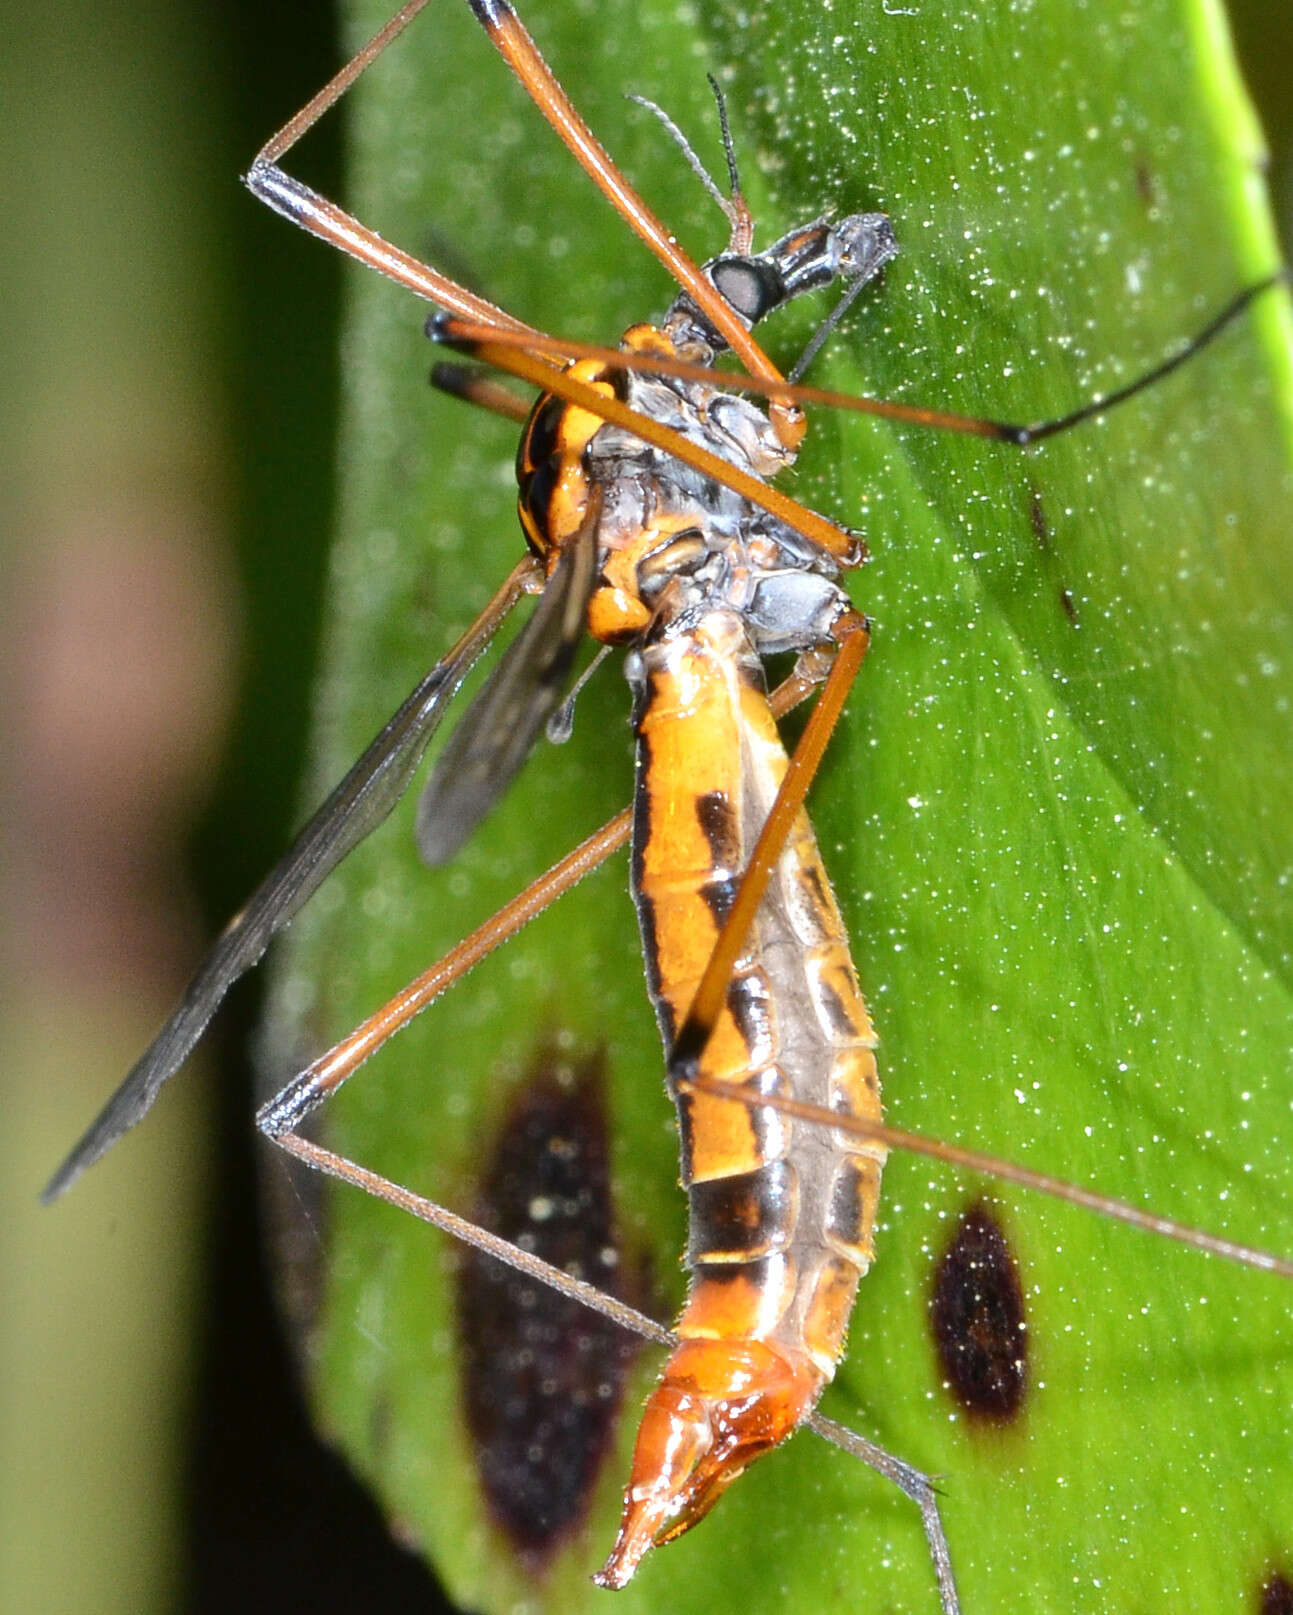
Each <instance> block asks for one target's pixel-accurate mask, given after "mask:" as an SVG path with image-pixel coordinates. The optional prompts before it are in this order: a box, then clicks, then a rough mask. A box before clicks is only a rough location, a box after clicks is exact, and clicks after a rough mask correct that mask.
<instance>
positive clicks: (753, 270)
mask: <svg viewBox="0 0 1293 1615" xmlns="http://www.w3.org/2000/svg"><path fill="white" fill-rule="evenodd" d="M709 278H710V280H711V281H712V282H713V283H714V289H715V291H717V292H718V294H719V296H720V297H721V298H722V299H723V301H724V302H725V303H729V304H730V305H731V306H732V308H734V309H735V310H736V312H737V313H738V314H740V315H741V316H742V318H744V319H747V320H749V322H750V323H751V325H753V324H754V323H755V322H756V321H757V320H761V319H762V318H763V316H764V315H765V314H767V313H769V312H770V311H771V310H772V309H774V308H776V307H777V305H778V304H779V303H781V302H782V301H783V300H784V298H785V287H784V285H783V283H782V279H781V275H780V273H779V272H778V271H777V270H776V269H774V268H773V267H772V265H771V264H768V263H766V262H764V261H763V260H762V259H759V258H715V260H714V261H713V263H712V264H710V266H709Z"/></svg>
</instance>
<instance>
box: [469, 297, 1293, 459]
mask: <svg viewBox="0 0 1293 1615" xmlns="http://www.w3.org/2000/svg"><path fill="white" fill-rule="evenodd" d="M1290 284H1293V269H1288V268H1280V269H1277V270H1276V271H1275V272H1274V273H1273V274H1270V275H1267V276H1265V278H1264V279H1262V280H1259V281H1255V282H1254V283H1253V284H1252V285H1251V286H1245V287H1244V288H1243V290H1242V291H1239V292H1236V293H1235V295H1234V296H1233V297H1232V298H1231V299H1230V301H1229V302H1228V303H1226V304H1225V305H1224V307H1222V308H1221V309H1219V310H1218V311H1217V313H1216V314H1214V315H1213V316H1212V318H1211V319H1210V320H1209V321H1208V322H1207V324H1206V325H1204V326H1203V327H1202V328H1201V329H1200V330H1198V331H1197V332H1195V334H1194V335H1193V336H1191V337H1189V338H1187V339H1186V341H1185V342H1183V343H1182V344H1181V345H1180V346H1179V347H1178V348H1177V349H1176V351H1175V352H1174V353H1171V354H1169V355H1168V356H1167V358H1166V359H1163V360H1161V361H1160V362H1159V363H1158V364H1155V365H1151V366H1150V368H1149V369H1148V370H1145V371H1142V372H1141V374H1140V375H1138V376H1136V377H1134V378H1133V379H1132V380H1131V381H1129V382H1127V383H1126V385H1125V386H1122V387H1119V388H1117V389H1116V390H1115V391H1114V392H1111V393H1105V394H1103V395H1101V396H1098V397H1095V398H1092V399H1089V400H1088V401H1087V402H1086V403H1084V404H1081V405H1079V406H1078V408H1076V409H1073V410H1070V411H1069V412H1068V413H1067V414H1066V415H1057V416H1054V417H1053V418H1052V419H1050V420H1041V421H1029V422H1027V423H1021V422H1016V421H998V420H992V419H990V418H989V417H987V416H984V415H960V414H957V413H956V411H954V410H946V409H931V408H929V407H927V406H926V405H923V404H902V403H898V402H897V401H896V400H894V399H889V398H868V397H865V396H862V395H860V394H857V393H841V392H835V391H833V390H832V389H831V388H829V387H813V386H810V385H808V384H807V383H805V382H787V383H786V384H785V385H784V386H778V387H777V388H776V389H775V390H776V393H777V396H778V397H786V398H788V399H790V400H792V401H793V402H794V403H797V404H816V405H820V406H821V407H822V408H824V409H838V410H843V411H845V412H846V413H848V414H853V415H872V416H876V417H878V418H879V419H881V420H887V421H897V422H899V423H900V424H902V425H906V426H926V427H929V428H931V429H932V430H934V431H938V432H954V433H956V434H957V435H958V436H962V437H981V438H986V439H987V440H988V441H989V442H997V443H1010V444H1013V445H1014V446H1015V447H1016V448H1030V447H1032V446H1033V445H1034V444H1037V443H1044V442H1046V440H1047V439H1048V438H1052V437H1059V436H1060V435H1061V434H1062V433H1064V432H1068V431H1071V430H1072V428H1073V427H1075V426H1081V425H1082V424H1083V422H1085V421H1089V420H1094V419H1096V418H1097V417H1099V416H1102V415H1107V414H1108V413H1109V412H1110V410H1113V409H1117V408H1118V407H1119V406H1120V405H1122V404H1125V403H1128V402H1129V401H1130V400H1131V399H1133V398H1135V397H1137V396H1138V394H1140V393H1143V392H1145V391H1146V390H1147V389H1148V388H1150V387H1153V386H1154V385H1155V384H1156V383H1157V382H1160V381H1162V380H1163V379H1164V378H1165V377H1167V376H1170V375H1171V374H1172V373H1173V371H1176V370H1179V369H1180V368H1181V366H1182V365H1184V364H1188V363H1189V361H1190V360H1191V359H1193V358H1195V357H1196V356H1197V355H1198V354H1199V353H1201V352H1202V351H1203V350H1204V348H1206V347H1208V346H1210V344H1211V343H1213V342H1215V341H1216V339H1217V338H1218V337H1219V336H1221V335H1222V333H1223V332H1224V331H1226V330H1228V329H1229V328H1230V327H1231V326H1232V325H1233V324H1234V323H1235V322H1236V321H1237V320H1238V319H1239V318H1240V316H1241V315H1243V314H1244V313H1245V312H1246V311H1247V310H1248V308H1249V307H1250V306H1251V305H1252V304H1253V303H1254V302H1256V300H1257V299H1258V298H1259V297H1261V296H1263V295H1264V294H1265V293H1266V292H1269V291H1274V290H1275V289H1276V288H1277V287H1279V286H1288V285H1290ZM439 329H440V330H441V331H443V333H444V337H445V340H448V341H452V342H454V343H455V344H456V345H458V346H461V347H463V348H468V349H470V348H471V346H472V344H478V343H484V342H490V343H492V344H494V345H495V346H496V347H500V346H507V347H511V346H517V345H522V346H524V348H525V350H526V351H527V352H528V353H534V354H548V355H550V356H551V357H553V358H554V359H557V358H559V359H597V360H600V361H601V363H602V364H605V365H611V366H620V367H621V368H623V369H625V370H633V371H638V372H641V373H642V374H645V375H658V376H677V377H679V378H680V379H681V380H683V381H698V382H708V383H709V384H711V385H716V386H721V387H725V388H727V389H728V390H729V391H730V392H744V393H757V394H759V395H761V396H766V395H768V394H769V393H770V392H771V391H772V390H773V389H772V387H771V386H770V384H769V383H768V381H767V380H766V379H765V378H763V377H760V376H755V375H750V376H743V375H739V374H738V373H736V372H735V371H726V370H725V371H716V370H710V369H707V368H706V367H705V366H703V365H695V364H688V363H687V362H686V360H683V359H668V358H663V357H659V356H655V355H651V354H645V353H634V354H627V353H625V352H624V351H623V350H622V349H620V348H607V347H602V346H600V345H598V344H597V343H593V342H572V341H569V340H568V339H566V338H563V337H553V336H548V335H538V334H536V335H535V336H534V337H533V339H531V338H529V337H527V338H526V339H525V340H524V342H523V343H522V342H521V341H520V339H519V338H518V337H517V336H516V335H515V333H513V332H510V331H507V330H498V329H497V328H495V327H494V326H492V325H484V324H482V325H476V324H474V323H473V322H471V321H470V319H464V320H463V321H462V322H461V323H458V322H449V321H445V322H443V324H442V325H441V327H440V328H439Z"/></svg>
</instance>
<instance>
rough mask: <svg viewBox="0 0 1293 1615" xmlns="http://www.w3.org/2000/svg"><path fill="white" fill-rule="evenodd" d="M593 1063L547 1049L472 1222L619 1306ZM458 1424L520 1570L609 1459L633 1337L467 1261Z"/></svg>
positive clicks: (551, 1540)
mask: <svg viewBox="0 0 1293 1615" xmlns="http://www.w3.org/2000/svg"><path fill="white" fill-rule="evenodd" d="M604 1063H605V1062H604V1059H603V1058H602V1057H601V1056H600V1055H599V1056H594V1057H592V1058H591V1059H589V1060H588V1061H586V1062H585V1063H584V1064H583V1066H582V1067H581V1068H580V1069H579V1070H578V1071H576V1072H572V1071H570V1070H569V1069H568V1068H564V1069H563V1067H562V1065H561V1062H560V1061H559V1060H558V1059H557V1057H556V1056H555V1055H553V1054H552V1052H551V1051H545V1052H544V1053H543V1054H542V1055H541V1056H540V1057H539V1059H538V1060H537V1061H536V1066H535V1070H534V1073H533V1075H532V1076H531V1078H530V1081H529V1082H528V1083H527V1084H526V1085H525V1087H524V1088H523V1089H522V1090H521V1091H520V1093H519V1094H518V1095H517V1096H516V1098H515V1099H514V1101H513V1103H512V1106H511V1109H510V1111H509V1112H508V1114H507V1116H506V1117H505V1119H504V1122H503V1125H502V1128H501V1129H500V1131H499V1134H498V1136H497V1138H496V1139H495V1141H494V1147H493V1151H492V1153H491V1155H490V1157H489V1160H488V1161H487V1162H486V1165H485V1168H484V1172H483V1174H482V1178H481V1184H480V1192H479V1199H478V1203H477V1206H476V1208H475V1218H476V1220H477V1221H478V1222H480V1223H481V1224H482V1225H483V1226H484V1227H486V1228H488V1229H490V1230H491V1231H492V1232H494V1233H497V1234H501V1235H502V1237H503V1238H504V1239H508V1240H510V1241H511V1242H512V1243H513V1244H515V1245H519V1246H521V1248H522V1249H524V1250H527V1251H531V1252H533V1253H534V1254H535V1255H537V1256H540V1257H542V1258H543V1259H544V1260H545V1261H548V1262H551V1263H552V1264H553V1265H554V1266H556V1267H560V1268H562V1269H564V1270H565V1271H566V1272H568V1273H571V1274H574V1275H576V1276H578V1277H580V1278H584V1279H587V1280H588V1281H589V1282H590V1283H592V1284H595V1285H597V1287H598V1288H599V1289H602V1290H607V1291H610V1292H611V1293H612V1294H616V1295H620V1296H622V1297H624V1298H625V1299H629V1298H630V1297H629V1296H628V1295H626V1294H625V1291H626V1289H627V1290H635V1289H636V1288H637V1287H636V1285H632V1284H628V1285H626V1283H625V1280H624V1275H623V1271H622V1267H621V1263H620V1261H619V1259H618V1256H617V1253H616V1248H615V1227H614V1212H613V1208H612V1203H611V1191H610V1175H609V1150H608V1139H607V1130H606V1114H605V1106H604V1102H603V1097H602V1089H603V1083H604V1077H605V1071H604ZM458 1326H459V1331H460V1336H461V1341H462V1345H461V1354H462V1365H463V1366H462V1371H463V1393H464V1399H465V1403H466V1414H467V1424H468V1428H469V1429H470V1431H471V1434H472V1438H473V1441H474V1443H475V1449H476V1462H477V1465H478V1467H479V1470H480V1476H481V1483H482V1486H483V1487H484V1491H485V1495H486V1497H487V1499H488V1502H489V1507H490V1511H491V1512H492V1514H493V1516H494V1518H495V1519H496V1520H497V1522H498V1524H499V1525H500V1526H501V1527H502V1528H503V1530H504V1532H506V1534H507V1536H508V1537H509V1538H510V1539H511V1541H512V1543H513V1544H514V1545H515V1547H516V1549H517V1551H518V1553H519V1554H520V1555H521V1557H522V1559H523V1561H524V1562H525V1563H526V1565H527V1567H528V1568H529V1569H530V1570H531V1571H536V1570H538V1569H540V1568H541V1567H542V1565H543V1564H544V1562H545V1561H546V1560H547V1559H548V1558H549V1557H550V1555H551V1554H552V1553H553V1552H554V1551H555V1550H556V1549H557V1548H558V1547H559V1546H560V1545H561V1542H562V1540H563V1539H564V1538H565V1537H566V1536H567V1535H568V1534H569V1533H570V1532H571V1531H573V1530H574V1529H575V1528H576V1527H577V1526H578V1525H579V1523H580V1522H581V1520H582V1519H583V1516H584V1514H585V1512H586V1511H587V1508H588V1505H589V1502H590V1500H591V1494H592V1491H593V1488H594V1486H595V1484H596V1481H597V1476H598V1471H599V1469H600V1466H601V1464H602V1461H603V1459H604V1458H605V1457H606V1456H607V1453H608V1451H609V1444H610V1439H611V1434H612V1430H613V1426H614V1422H615V1418H616V1415H617V1413H618V1411H619V1405H620V1399H621V1396H622V1394H623V1385H624V1376H625V1374H626V1372H627V1369H628V1365H629V1362H630V1360H631V1358H632V1356H633V1353H634V1351H635V1349H636V1342H635V1341H634V1339H633V1338H632V1337H631V1336H629V1335H628V1334H626V1333H625V1332H624V1331H623V1330H622V1329H619V1328H617V1327H616V1326H615V1325H614V1324H612V1323H610V1322H609V1321H608V1320H607V1319H605V1318H602V1317H600V1316H599V1315H598V1314H596V1313H594V1312H592V1311H590V1310H589V1309H588V1308H587V1307H584V1306H581V1305H579V1303H578V1302H576V1301H573V1300H568V1299H566V1298H565V1297H563V1296H560V1295H558V1294H557V1293H556V1292H555V1291H553V1290H550V1289H548V1288H547V1287H546V1286H544V1285H543V1284H541V1283H538V1282H536V1281H535V1280H533V1279H530V1278H527V1277H525V1276H524V1275H523V1274H520V1273H517V1272H515V1271H513V1269H511V1268H508V1267H504V1266H502V1264H501V1263H498V1262H495V1261H493V1260H492V1259H491V1258H490V1257H488V1256H485V1255H483V1254H482V1253H480V1252H478V1251H468V1253H467V1255H466V1257H465V1258H464V1259H463V1262H462V1265H461V1267H460V1269H459V1274H458Z"/></svg>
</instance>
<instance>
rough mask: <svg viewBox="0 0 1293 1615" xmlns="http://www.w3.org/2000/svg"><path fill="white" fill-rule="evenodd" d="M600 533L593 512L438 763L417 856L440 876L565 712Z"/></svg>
mask: <svg viewBox="0 0 1293 1615" xmlns="http://www.w3.org/2000/svg"><path fill="white" fill-rule="evenodd" d="M596 528H597V512H596V510H594V511H592V512H590V515H589V517H588V518H587V520H586V521H585V522H584V525H583V527H582V528H581V530H580V531H579V533H578V534H576V536H575V538H574V539H573V540H572V541H571V543H570V544H569V545H567V546H566V547H565V548H564V549H563V550H562V552H561V557H560V559H559V560H558V562H557V565H556V567H555V568H554V569H553V573H552V577H551V579H550V580H549V582H548V586H547V588H546V589H545V590H544V592H543V598H542V599H541V600H540V601H539V604H538V606H537V607H536V609H535V611H534V615H533V616H532V617H531V618H530V620H529V621H528V622H527V623H526V625H525V627H524V628H523V629H522V630H521V632H520V633H519V634H518V635H517V637H516V638H515V639H514V640H513V641H512V643H511V645H510V646H509V647H508V649H507V653H506V655H504V656H503V657H502V659H501V660H500V661H499V664H498V666H497V667H496V668H495V669H494V671H493V672H492V673H491V674H490V676H489V679H488V680H487V682H486V683H485V684H484V686H483V687H482V688H481V691H480V693H479V695H477V697H476V699H475V700H474V701H473V702H472V704H471V706H470V707H469V708H468V710H467V712H466V713H465V715H464V716H463V718H462V720H461V721H460V722H459V724H458V727H457V728H456V729H455V730H454V732H453V734H452V735H451V736H450V738H449V743H448V745H446V747H445V748H444V750H443V751H442V752H441V753H440V756H439V757H438V758H437V759H436V765H435V769H434V771H433V772H432V775H431V778H430V779H429V780H428V781H427V783H426V787H425V789H424V790H423V792H422V799H421V801H420V802H419V803H418V816H417V843H418V851H419V852H420V853H421V854H422V858H423V860H424V861H425V862H426V863H428V864H430V865H431V866H432V867H433V868H434V867H435V866H437V865H439V864H442V863H445V862H446V861H447V860H448V859H450V858H452V857H453V855H454V853H455V852H457V850H458V848H459V847H460V846H461V845H462V844H463V842H464V841H465V840H466V839H467V837H468V836H469V835H470V834H471V832H472V830H473V829H474V828H475V827H476V825H477V824H479V823H480V821H481V819H482V818H484V816H485V814H486V813H488V812H489V810H490V808H491V807H493V805H494V803H495V802H496V801H497V800H498V798H499V797H500V796H501V795H502V793H503V791H504V790H505V789H506V788H507V785H508V784H509V782H510V781H511V780H512V778H513V776H514V775H515V774H516V772H517V770H518V769H519V768H520V766H521V764H522V763H523V762H524V761H525V759H526V757H527V756H528V755H529V751H530V747H531V746H532V745H533V744H534V741H535V739H536V738H537V736H538V733H539V731H540V729H542V728H543V726H544V724H545V723H546V722H547V720H548V719H549V717H551V715H552V713H553V712H554V711H555V710H556V708H557V706H558V705H559V704H560V701H561V698H562V695H563V694H564V692H565V688H566V684H567V682H568V675H569V673H570V669H571V666H572V664H573V662H574V657H575V648H576V646H577V645H578V643H579V641H580V639H581V638H582V636H583V632H584V613H585V609H586V607H587V605H588V597H589V595H590V594H591V593H592V590H593V581H594V576H595V571H596V559H597V550H596Z"/></svg>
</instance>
